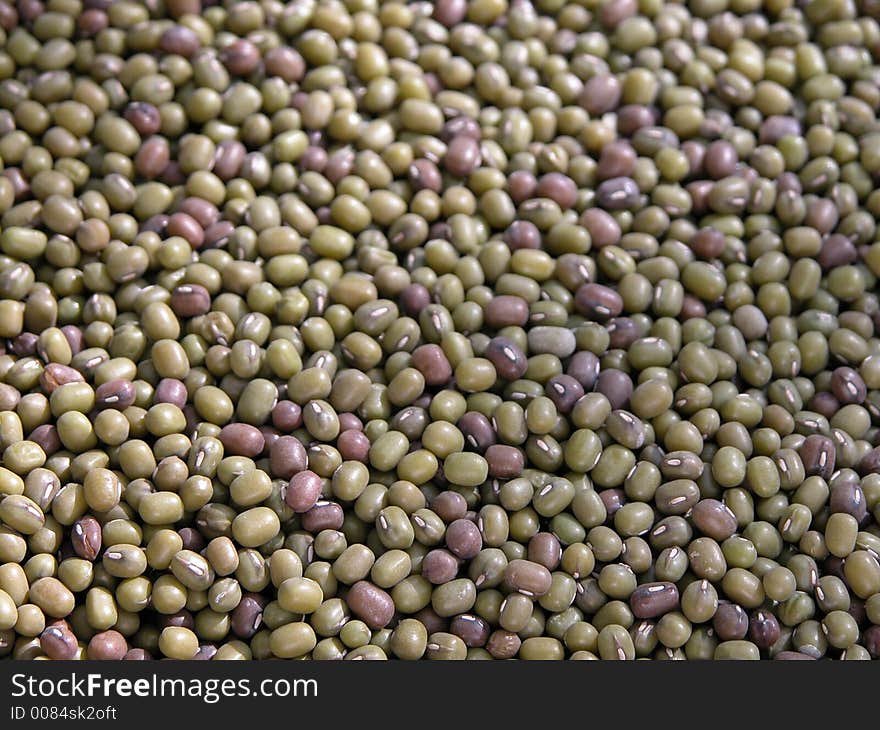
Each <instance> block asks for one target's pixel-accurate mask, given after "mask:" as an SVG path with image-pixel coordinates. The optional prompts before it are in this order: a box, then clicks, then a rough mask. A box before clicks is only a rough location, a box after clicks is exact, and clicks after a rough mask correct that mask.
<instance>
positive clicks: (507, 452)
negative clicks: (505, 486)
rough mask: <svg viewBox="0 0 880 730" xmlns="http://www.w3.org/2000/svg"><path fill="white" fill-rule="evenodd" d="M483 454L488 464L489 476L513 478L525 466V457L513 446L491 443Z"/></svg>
mask: <svg viewBox="0 0 880 730" xmlns="http://www.w3.org/2000/svg"><path fill="white" fill-rule="evenodd" d="M483 456H484V457H485V459H486V462H487V463H488V464H489V476H491V477H494V478H495V479H514V478H516V477H518V476H520V474H522V470H523V467H524V466H525V457H524V456H523V453H522V451H520V450H519V449H518V448H516V447H515V446H507V445H505V444H492V445H491V446H489V448H487V449H486V453H485V454H484V455H483Z"/></svg>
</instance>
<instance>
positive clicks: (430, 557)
mask: <svg viewBox="0 0 880 730" xmlns="http://www.w3.org/2000/svg"><path fill="white" fill-rule="evenodd" d="M458 566H459V561H458V558H456V557H455V556H454V555H453V554H452V553H451V552H449V551H448V550H442V549H435V550H431V551H429V552H428V553H427V554H426V555H425V557H424V558H422V577H423V578H424V579H425V580H427V581H429V582H430V583H433V584H434V585H443V584H444V583H448V582H449V581H451V580H454V579H455V577H456V576H457V575H458Z"/></svg>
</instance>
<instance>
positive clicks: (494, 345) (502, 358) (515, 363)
mask: <svg viewBox="0 0 880 730" xmlns="http://www.w3.org/2000/svg"><path fill="white" fill-rule="evenodd" d="M483 357H485V358H486V359H487V360H489V361H491V363H492V364H493V365H494V366H495V372H496V373H497V374H498V376H499V377H501V378H503V379H505V380H517V379H518V378H521V377H522V376H523V375H524V374H525V372H526V370H527V369H528V366H529V361H528V358H527V357H526V355H525V353H524V352H523V351H522V350H521V349H520V348H519V347H518V346H517V345H516V344H515V343H513V342H511V341H510V340H509V339H507V338H506V337H493V338H492V339H491V340H489V343H488V344H487V345H486V350H485V352H484V353H483Z"/></svg>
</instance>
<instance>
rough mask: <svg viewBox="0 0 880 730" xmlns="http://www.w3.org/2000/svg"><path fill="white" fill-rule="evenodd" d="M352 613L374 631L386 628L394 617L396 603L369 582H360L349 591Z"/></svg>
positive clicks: (349, 603) (347, 598) (349, 604)
mask: <svg viewBox="0 0 880 730" xmlns="http://www.w3.org/2000/svg"><path fill="white" fill-rule="evenodd" d="M346 602H347V603H348V607H349V608H350V609H351V612H352V613H353V614H354V615H355V616H357V617H358V618H359V619H361V621H363V622H364V623H365V624H366V625H367V626H369V627H370V628H371V629H373V630H377V629H382V628H385V627H386V626H387V625H388V624H389V623H390V622H391V619H392V617H393V616H394V601H393V600H392V599H391V596H389V595H388V594H387V593H386V592H385V591H383V590H382V589H381V588H379V587H378V586H376V585H373V584H372V583H370V582H369V581H365V580H359V581H358V582H357V583H355V584H354V585H353V586H352V587H351V588H350V589H349V591H348V594H347V596H346Z"/></svg>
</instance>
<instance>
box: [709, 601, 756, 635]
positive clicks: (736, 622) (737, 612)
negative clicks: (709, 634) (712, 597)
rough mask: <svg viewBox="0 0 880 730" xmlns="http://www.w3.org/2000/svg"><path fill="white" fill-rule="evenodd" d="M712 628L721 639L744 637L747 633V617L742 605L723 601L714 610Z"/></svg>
mask: <svg viewBox="0 0 880 730" xmlns="http://www.w3.org/2000/svg"><path fill="white" fill-rule="evenodd" d="M712 628H713V629H715V633H716V634H718V638H719V639H720V640H721V641H737V640H739V639H743V638H745V636H746V634H747V633H748V630H749V617H748V615H747V614H746V612H745V611H744V610H743V607H742V606H740V605H738V604H736V603H727V602H723V603H720V604H719V605H718V609H717V610H716V611H715V616H714V617H713V619H712Z"/></svg>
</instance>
